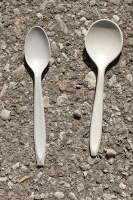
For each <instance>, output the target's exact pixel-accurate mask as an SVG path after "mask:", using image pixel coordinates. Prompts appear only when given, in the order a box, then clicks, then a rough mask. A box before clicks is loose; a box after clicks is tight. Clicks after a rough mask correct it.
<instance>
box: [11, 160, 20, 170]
mask: <svg viewBox="0 0 133 200" xmlns="http://www.w3.org/2000/svg"><path fill="white" fill-rule="evenodd" d="M19 166H20V164H19V162H17V163H16V164H14V165H13V166H12V169H13V170H15V169H17V168H19Z"/></svg>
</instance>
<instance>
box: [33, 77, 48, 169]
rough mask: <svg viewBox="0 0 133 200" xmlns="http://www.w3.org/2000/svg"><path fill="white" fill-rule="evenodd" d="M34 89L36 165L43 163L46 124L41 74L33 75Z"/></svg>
mask: <svg viewBox="0 0 133 200" xmlns="http://www.w3.org/2000/svg"><path fill="white" fill-rule="evenodd" d="M34 89H35V91H34V141H35V152H36V160H37V165H38V166H43V165H44V158H45V147H46V126H45V115H44V107H43V97H42V86H41V75H37V76H35V88H34Z"/></svg>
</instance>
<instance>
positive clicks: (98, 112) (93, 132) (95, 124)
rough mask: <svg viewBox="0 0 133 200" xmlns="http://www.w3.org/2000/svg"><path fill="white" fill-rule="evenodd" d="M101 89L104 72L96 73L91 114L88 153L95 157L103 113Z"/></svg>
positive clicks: (99, 139) (98, 144)
mask: <svg viewBox="0 0 133 200" xmlns="http://www.w3.org/2000/svg"><path fill="white" fill-rule="evenodd" d="M103 87H104V71H102V70H99V71H98V77H97V87H96V93H95V101H94V106H93V113H92V122H91V129H90V151H91V155H92V156H96V155H97V153H98V149H99V146H100V141H101V134H102V113H103Z"/></svg>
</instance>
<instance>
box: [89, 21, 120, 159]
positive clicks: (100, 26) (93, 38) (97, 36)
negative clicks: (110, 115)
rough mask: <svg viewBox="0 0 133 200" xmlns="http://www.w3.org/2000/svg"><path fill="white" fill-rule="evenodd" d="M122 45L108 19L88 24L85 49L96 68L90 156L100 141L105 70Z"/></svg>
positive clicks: (116, 28) (117, 27)
mask: <svg viewBox="0 0 133 200" xmlns="http://www.w3.org/2000/svg"><path fill="white" fill-rule="evenodd" d="M122 45H123V36H122V32H121V30H120V28H119V26H118V25H117V24H116V23H114V22H113V21H111V20H108V19H101V20H98V21H96V22H94V23H93V24H92V25H91V26H90V28H89V30H88V33H87V36H86V38H85V47H86V51H87V53H88V55H89V56H90V58H91V59H92V60H93V62H94V63H95V64H96V66H97V69H98V76H97V86H96V93H95V101H94V106H93V113H92V121H91V128H90V152H91V155H92V156H96V155H97V153H98V149H99V146H100V141H101V134H102V113H103V88H104V74H105V70H106V68H107V66H108V65H109V64H110V63H111V62H112V61H113V60H114V59H116V58H117V56H118V55H119V54H120V52H121V50H122Z"/></svg>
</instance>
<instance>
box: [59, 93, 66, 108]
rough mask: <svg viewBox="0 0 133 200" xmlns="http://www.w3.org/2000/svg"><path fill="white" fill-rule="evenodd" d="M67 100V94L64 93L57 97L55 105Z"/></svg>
mask: <svg viewBox="0 0 133 200" xmlns="http://www.w3.org/2000/svg"><path fill="white" fill-rule="evenodd" d="M67 101H68V96H67V95H66V94H62V95H61V96H59V97H58V98H57V105H58V106H62V104H63V103H65V102H67Z"/></svg>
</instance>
